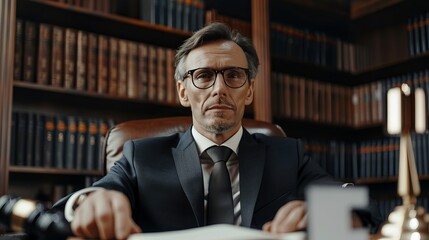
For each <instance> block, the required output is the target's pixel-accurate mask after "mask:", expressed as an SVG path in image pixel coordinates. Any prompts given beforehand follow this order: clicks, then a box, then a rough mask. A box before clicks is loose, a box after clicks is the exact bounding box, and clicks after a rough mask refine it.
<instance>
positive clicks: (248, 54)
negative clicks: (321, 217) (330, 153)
mask: <svg viewBox="0 0 429 240" xmlns="http://www.w3.org/2000/svg"><path fill="white" fill-rule="evenodd" d="M258 65H259V60H258V56H257V54H256V51H255V49H254V47H253V45H252V44H251V42H250V41H249V40H248V39H247V38H245V37H243V36H242V35H240V34H239V33H237V32H232V31H231V30H230V29H229V28H228V27H227V26H225V25H224V24H220V23H213V24H210V25H208V26H206V27H204V28H203V29H201V30H199V31H198V32H196V33H195V34H193V36H192V37H190V38H189V39H188V40H187V41H186V42H185V43H184V44H183V45H182V46H181V47H180V48H179V50H178V52H177V55H176V72H175V79H176V82H177V92H178V95H179V98H180V102H181V104H182V105H183V106H184V107H190V108H191V110H192V119H193V125H192V127H191V128H190V129H189V130H188V131H187V132H185V133H183V134H174V135H171V136H168V137H159V138H148V139H138V140H133V141H129V142H127V143H126V144H125V145H124V149H123V157H122V159H121V160H120V161H118V162H116V163H115V165H114V166H113V167H112V168H111V171H110V172H109V173H108V174H107V175H106V176H105V177H104V178H102V179H101V180H100V181H98V182H96V183H95V184H94V185H93V187H94V188H90V189H85V190H84V191H82V192H78V193H76V194H74V195H73V196H72V197H71V198H69V199H68V201H67V206H66V215H67V218H68V220H70V221H71V226H72V230H73V233H74V234H75V235H76V236H80V237H91V238H96V237H98V238H101V239H109V238H118V239H123V238H126V237H127V236H129V235H130V234H132V233H137V232H140V231H143V232H152V231H167V230H177V229H187V228H194V227H200V226H204V225H206V224H207V205H208V204H209V201H208V200H207V199H208V198H207V196H208V195H209V190H208V189H209V187H208V185H209V181H210V173H211V172H212V171H213V165H214V164H213V162H212V161H211V160H210V159H209V157H208V156H207V155H208V154H207V152H206V150H207V149H209V148H210V147H211V146H213V145H222V146H227V147H228V148H230V149H231V150H232V152H233V153H232V154H231V156H230V157H229V160H228V163H227V169H228V172H229V176H230V181H231V191H232V201H233V210H234V212H233V224H237V225H242V226H246V227H252V228H259V229H261V228H262V229H264V230H266V231H271V232H290V231H296V230H301V229H304V228H305V227H306V208H305V202H304V190H305V188H306V186H307V185H309V184H310V183H314V182H317V181H323V182H330V183H332V182H334V181H333V180H332V179H331V177H330V176H328V174H327V173H326V172H325V171H324V170H322V169H321V168H320V167H319V166H318V165H317V164H315V163H314V162H312V161H311V159H309V158H308V157H307V156H306V155H305V154H304V152H303V147H302V144H301V143H300V142H299V141H297V140H295V139H291V138H285V137H268V136H265V135H261V134H253V135H251V134H249V133H248V132H247V131H246V130H245V129H243V127H242V125H241V121H242V118H243V115H244V111H245V106H246V105H249V104H251V103H252V101H253V95H254V91H255V89H254V81H255V77H256V74H257V69H258ZM63 205H64V201H63V202H60V203H59V204H57V206H59V207H61V206H63ZM67 209H72V210H71V211H68V210H67Z"/></svg>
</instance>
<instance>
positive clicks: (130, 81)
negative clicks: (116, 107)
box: [127, 41, 139, 98]
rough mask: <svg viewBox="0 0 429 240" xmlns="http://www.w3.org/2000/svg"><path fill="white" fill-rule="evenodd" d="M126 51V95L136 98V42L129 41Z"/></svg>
mask: <svg viewBox="0 0 429 240" xmlns="http://www.w3.org/2000/svg"><path fill="white" fill-rule="evenodd" d="M127 51H128V56H127V96H128V97H129V98H137V96H138V91H139V89H138V84H137V80H138V79H137V56H138V52H137V43H136V42H132V41H129V42H128V43H127Z"/></svg>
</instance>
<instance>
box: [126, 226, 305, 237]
mask: <svg viewBox="0 0 429 240" xmlns="http://www.w3.org/2000/svg"><path fill="white" fill-rule="evenodd" d="M305 235H306V234H305V233H304V232H294V233H286V234H281V235H274V234H270V233H266V232H263V231H260V230H255V229H250V228H245V227H239V226H235V225H228V224H218V225H211V226H206V227H199V228H192V229H186V230H178V231H168V232H159V233H137V234H133V235H131V236H130V237H129V238H128V240H163V239H174V240H304V239H305Z"/></svg>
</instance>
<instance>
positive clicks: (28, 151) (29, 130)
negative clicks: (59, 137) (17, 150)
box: [24, 113, 35, 166]
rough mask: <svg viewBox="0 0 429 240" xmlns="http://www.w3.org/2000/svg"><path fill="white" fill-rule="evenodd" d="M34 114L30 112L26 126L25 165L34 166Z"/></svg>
mask: <svg viewBox="0 0 429 240" xmlns="http://www.w3.org/2000/svg"><path fill="white" fill-rule="evenodd" d="M34 126H35V125H34V114H33V113H28V114H27V120H26V127H25V130H26V132H25V160H24V162H25V166H33V165H34V162H33V153H34Z"/></svg>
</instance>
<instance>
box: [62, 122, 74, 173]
mask: <svg viewBox="0 0 429 240" xmlns="http://www.w3.org/2000/svg"><path fill="white" fill-rule="evenodd" d="M76 124H77V123H76V118H75V117H74V116H68V117H67V118H66V125H67V128H66V129H67V130H66V131H65V134H64V153H65V157H64V161H65V163H64V167H65V168H66V169H75V165H76V158H75V153H76V130H77V126H76Z"/></svg>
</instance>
